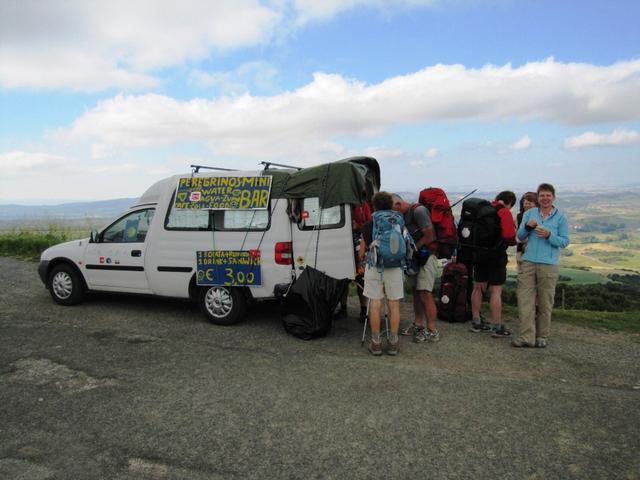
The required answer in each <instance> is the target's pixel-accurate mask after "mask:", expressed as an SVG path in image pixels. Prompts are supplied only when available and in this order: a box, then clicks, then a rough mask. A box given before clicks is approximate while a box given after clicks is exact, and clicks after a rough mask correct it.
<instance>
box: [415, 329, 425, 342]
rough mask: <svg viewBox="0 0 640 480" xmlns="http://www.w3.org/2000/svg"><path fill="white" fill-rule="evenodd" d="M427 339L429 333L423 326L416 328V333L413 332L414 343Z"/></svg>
mask: <svg viewBox="0 0 640 480" xmlns="http://www.w3.org/2000/svg"><path fill="white" fill-rule="evenodd" d="M428 340H429V333H428V332H427V330H426V329H424V328H420V329H417V330H416V333H414V334H413V341H414V342H416V343H422V342H426V341H428Z"/></svg>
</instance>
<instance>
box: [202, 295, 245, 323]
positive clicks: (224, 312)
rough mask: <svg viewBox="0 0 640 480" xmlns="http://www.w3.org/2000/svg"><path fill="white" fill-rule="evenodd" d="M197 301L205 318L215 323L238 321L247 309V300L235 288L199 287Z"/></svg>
mask: <svg viewBox="0 0 640 480" xmlns="http://www.w3.org/2000/svg"><path fill="white" fill-rule="evenodd" d="M198 303H199V304H200V307H201V308H202V310H203V311H204V313H205V315H206V316H207V319H208V320H209V321H210V322H211V323H215V324H216V325H233V324H234V323H238V322H239V321H240V320H241V319H242V317H243V316H244V313H245V311H246V309H247V300H246V299H245V297H244V295H242V292H241V291H240V290H239V289H237V288H227V287H205V288H201V289H200V294H199V297H198Z"/></svg>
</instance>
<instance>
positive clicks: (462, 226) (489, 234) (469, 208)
mask: <svg viewBox="0 0 640 480" xmlns="http://www.w3.org/2000/svg"><path fill="white" fill-rule="evenodd" d="M500 208H502V205H498V206H497V207H494V206H493V205H491V202H489V201H488V200H483V199H481V198H468V199H466V200H465V201H464V202H462V210H461V212H460V222H458V242H459V246H458V250H459V251H458V258H459V260H460V261H462V262H465V263H482V262H486V261H488V260H491V259H492V258H494V257H495V256H496V253H497V252H498V247H499V246H500V245H501V243H502V236H501V232H500V217H499V216H498V210H499V209H500Z"/></svg>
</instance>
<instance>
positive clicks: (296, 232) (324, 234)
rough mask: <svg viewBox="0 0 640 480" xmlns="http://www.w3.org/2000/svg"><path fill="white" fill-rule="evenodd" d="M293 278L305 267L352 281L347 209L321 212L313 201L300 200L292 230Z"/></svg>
mask: <svg viewBox="0 0 640 480" xmlns="http://www.w3.org/2000/svg"><path fill="white" fill-rule="evenodd" d="M292 227H293V228H292V242H293V262H294V265H295V267H296V275H300V273H302V270H304V267H305V266H307V265H309V266H311V267H315V268H317V269H318V270H320V271H322V272H324V273H326V274H327V275H329V276H331V277H334V278H354V275H355V256H354V251H355V250H354V240H353V233H352V228H351V208H350V206H349V205H338V206H335V207H331V208H324V209H321V208H320V206H319V199H318V198H317V197H310V198H304V199H302V200H300V215H299V220H298V222H297V225H293V226H292Z"/></svg>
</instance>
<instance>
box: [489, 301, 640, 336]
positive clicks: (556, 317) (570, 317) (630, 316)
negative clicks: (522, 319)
mask: <svg viewBox="0 0 640 480" xmlns="http://www.w3.org/2000/svg"><path fill="white" fill-rule="evenodd" d="M504 314H505V316H508V317H509V318H514V319H515V318H518V309H517V308H516V307H509V306H504ZM486 315H488V312H487V313H486ZM552 319H553V321H554V322H561V323H570V324H572V325H577V326H579V327H587V328H594V329H604V330H611V331H613V332H626V333H640V312H639V311H629V312H594V311H590V310H562V309H561V308H556V309H554V310H553V316H552Z"/></svg>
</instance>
